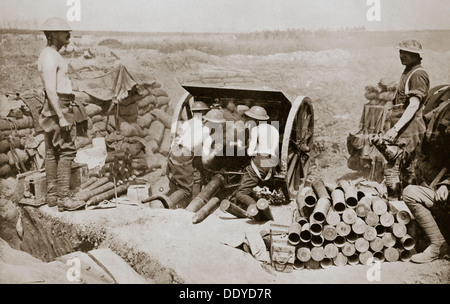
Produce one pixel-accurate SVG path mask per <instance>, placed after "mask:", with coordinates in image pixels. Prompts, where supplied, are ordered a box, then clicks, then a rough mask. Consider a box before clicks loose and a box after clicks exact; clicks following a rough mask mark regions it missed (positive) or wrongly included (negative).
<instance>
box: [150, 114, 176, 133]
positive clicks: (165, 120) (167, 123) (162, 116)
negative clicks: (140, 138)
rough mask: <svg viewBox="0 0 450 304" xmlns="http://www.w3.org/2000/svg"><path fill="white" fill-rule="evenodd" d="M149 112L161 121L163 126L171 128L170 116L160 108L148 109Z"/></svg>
mask: <svg viewBox="0 0 450 304" xmlns="http://www.w3.org/2000/svg"><path fill="white" fill-rule="evenodd" d="M150 114H152V115H153V116H154V117H155V118H156V119H157V120H159V121H160V122H162V123H163V124H164V127H166V128H169V129H170V128H171V126H172V116H170V115H169V114H167V113H166V112H164V111H163V110H161V109H153V110H152V111H150Z"/></svg>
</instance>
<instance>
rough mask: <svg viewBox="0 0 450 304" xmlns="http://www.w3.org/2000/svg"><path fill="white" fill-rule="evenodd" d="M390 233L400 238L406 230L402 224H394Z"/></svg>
mask: <svg viewBox="0 0 450 304" xmlns="http://www.w3.org/2000/svg"><path fill="white" fill-rule="evenodd" d="M391 232H392V234H393V235H395V236H396V237H397V238H400V239H401V238H402V237H404V236H405V235H406V232H407V228H406V226H405V225H404V224H401V223H394V224H393V225H392V227H391Z"/></svg>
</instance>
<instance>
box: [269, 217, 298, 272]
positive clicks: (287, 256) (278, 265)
mask: <svg viewBox="0 0 450 304" xmlns="http://www.w3.org/2000/svg"><path fill="white" fill-rule="evenodd" d="M288 232H289V226H287V225H283V224H277V223H272V224H271V225H270V260H271V262H272V267H273V268H274V269H275V270H276V271H280V272H292V271H293V270H294V262H295V246H292V245H291V244H290V243H289V242H288Z"/></svg>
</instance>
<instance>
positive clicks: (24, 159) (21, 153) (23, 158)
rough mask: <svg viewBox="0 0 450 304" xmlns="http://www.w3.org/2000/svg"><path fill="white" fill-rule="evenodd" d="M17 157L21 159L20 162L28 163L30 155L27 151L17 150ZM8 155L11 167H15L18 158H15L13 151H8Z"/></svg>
mask: <svg viewBox="0 0 450 304" xmlns="http://www.w3.org/2000/svg"><path fill="white" fill-rule="evenodd" d="M15 152H16V155H17V157H19V160H20V161H22V162H23V163H26V162H27V161H28V158H29V157H28V153H27V152H26V151H25V150H22V149H15ZM7 155H8V159H9V165H10V166H14V165H15V164H16V158H15V157H13V154H12V152H11V151H8V153H7ZM19 160H18V161H17V163H18V162H19Z"/></svg>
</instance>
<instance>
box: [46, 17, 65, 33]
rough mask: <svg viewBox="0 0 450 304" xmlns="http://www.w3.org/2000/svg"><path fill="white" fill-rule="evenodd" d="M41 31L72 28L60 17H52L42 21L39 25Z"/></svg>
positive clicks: (62, 30)
mask: <svg viewBox="0 0 450 304" xmlns="http://www.w3.org/2000/svg"><path fill="white" fill-rule="evenodd" d="M41 31H43V32H47V31H48V32H58V31H59V32H70V31H72V29H71V28H70V26H69V24H68V23H67V22H66V21H65V20H64V19H62V18H58V17H54V18H49V19H47V20H45V21H44V23H43V24H42V26H41Z"/></svg>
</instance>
